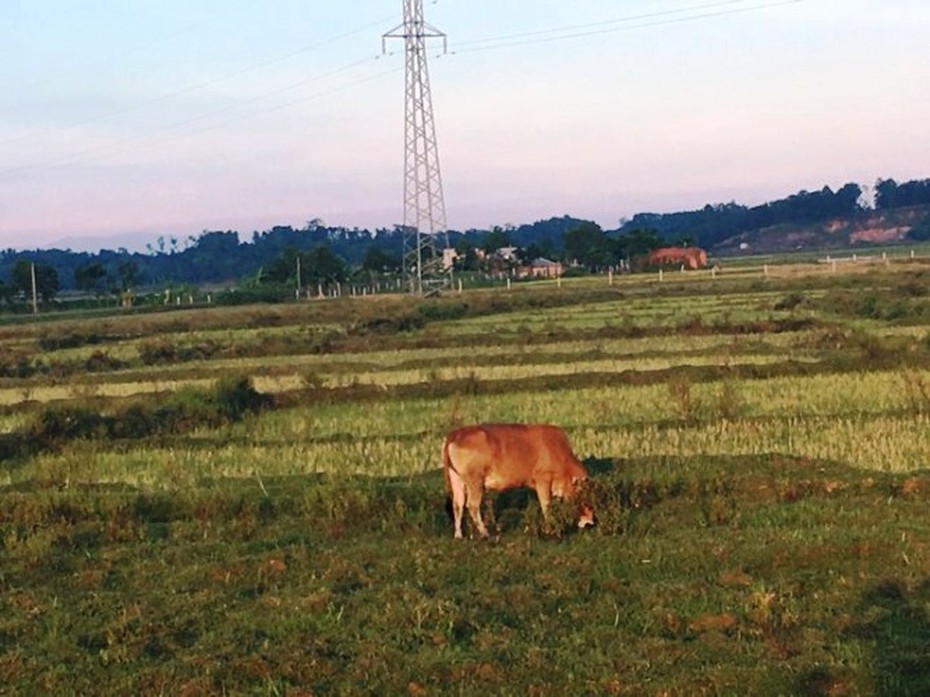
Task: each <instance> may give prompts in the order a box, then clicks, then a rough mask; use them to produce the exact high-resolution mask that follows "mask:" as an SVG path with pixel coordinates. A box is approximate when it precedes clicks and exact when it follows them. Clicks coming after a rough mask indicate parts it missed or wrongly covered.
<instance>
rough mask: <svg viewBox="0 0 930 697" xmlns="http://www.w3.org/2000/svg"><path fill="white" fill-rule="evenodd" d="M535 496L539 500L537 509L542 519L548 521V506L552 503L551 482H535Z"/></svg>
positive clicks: (549, 480)
mask: <svg viewBox="0 0 930 697" xmlns="http://www.w3.org/2000/svg"><path fill="white" fill-rule="evenodd" d="M536 496H537V497H538V498H539V508H540V509H541V510H542V514H543V519H544V520H549V504H550V502H551V501H552V480H551V479H539V480H537V481H536Z"/></svg>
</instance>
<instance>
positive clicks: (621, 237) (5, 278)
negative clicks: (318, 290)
mask: <svg viewBox="0 0 930 697" xmlns="http://www.w3.org/2000/svg"><path fill="white" fill-rule="evenodd" d="M874 193H875V201H874V208H875V209H876V210H879V211H886V210H890V209H894V208H900V207H905V206H928V205H930V179H927V180H918V181H909V182H905V183H902V184H899V183H897V182H895V181H894V180H893V179H879V180H878V182H877V183H876V185H875V187H874ZM869 211H870V205H869V204H867V203H866V202H865V201H864V196H863V190H862V188H861V187H860V186H859V185H858V184H852V183H850V184H846V185H844V186H842V187H840V188H839V189H838V190H836V191H833V190H832V189H831V188H830V187H824V188H823V189H821V190H820V191H814V192H808V191H800V192H798V193H797V194H793V195H791V196H788V197H786V198H783V199H779V200H776V201H771V202H769V203H765V204H762V205H759V206H752V207H747V206H743V205H740V204H736V203H727V204H717V205H707V206H705V207H704V208H702V209H700V210H696V211H686V212H678V213H668V214H657V213H639V214H637V215H635V216H633V218H631V219H630V220H629V221H624V222H622V224H621V225H620V226H619V227H618V228H616V229H614V230H603V229H602V228H601V227H600V226H598V225H597V224H596V223H594V222H592V221H588V220H583V219H578V218H573V217H571V216H568V215H565V216H562V217H555V218H550V219H548V220H542V221H537V222H535V223H532V224H524V225H520V226H503V227H495V228H493V229H491V230H477V229H471V230H466V231H450V232H449V233H448V237H449V242H450V244H451V245H452V246H454V247H455V248H456V250H457V251H458V253H459V258H458V260H457V262H456V263H457V264H458V266H459V268H460V269H461V270H473V271H480V270H482V268H484V270H487V262H482V261H481V258H482V257H483V258H487V255H488V254H489V253H491V252H493V251H494V250H497V249H500V248H502V247H506V246H514V247H517V248H519V250H520V251H519V257H518V259H517V261H519V262H522V263H526V262H528V261H531V260H532V259H534V258H536V257H545V258H549V259H552V260H563V261H565V260H570V261H575V262H577V263H579V264H580V265H581V266H582V267H584V268H586V269H588V270H590V271H596V270H600V269H604V268H606V267H611V266H616V265H618V264H621V263H624V262H627V263H629V262H630V261H631V260H632V259H635V258H637V257H638V256H641V255H644V254H646V253H648V251H649V250H650V249H653V248H655V247H657V246H660V245H662V244H668V243H677V244H684V245H697V246H701V247H705V248H713V246H714V245H716V244H719V243H721V242H723V241H725V240H727V239H729V238H731V237H733V236H735V235H739V234H742V233H745V232H750V231H753V230H757V229H761V228H767V227H772V226H778V225H798V224H810V223H816V222H819V221H824V220H829V219H832V218H841V217H846V218H850V217H855V216H858V215H863V214H866V213H868V212H869ZM404 232H405V231H404V229H403V227H402V226H395V227H394V228H392V229H384V228H379V229H376V230H375V231H373V232H372V231H369V230H367V229H359V228H346V227H328V226H326V225H324V224H323V222H322V221H320V220H311V221H309V222H308V223H307V224H306V225H305V226H304V227H302V228H294V227H291V226H275V227H273V228H271V229H270V230H266V231H262V232H258V231H256V232H253V233H252V235H251V238H250V239H249V240H242V239H240V235H239V233H238V232H236V231H232V230H225V231H208V230H205V231H203V232H202V233H201V234H200V235H199V236H197V237H190V238H188V239H187V240H186V241H185V244H184V246H183V248H180V247H179V245H178V241H177V239H175V238H169V240H168V241H167V243H166V240H165V238H164V237H159V238H158V240H157V245H155V246H153V245H149V246H148V252H147V253H145V254H143V253H139V252H129V251H127V250H125V249H118V250H116V251H111V250H101V251H100V252H98V253H94V254H91V253H87V252H72V251H70V250H59V249H50V250H36V251H29V252H24V251H15V250H6V251H4V252H0V303H6V304H11V303H13V302H14V301H15V299H16V298H18V297H21V296H22V295H25V296H26V297H31V293H32V270H33V266H34V268H35V283H36V289H37V292H38V294H39V295H40V296H41V298H42V299H43V300H44V301H49V300H51V299H52V298H53V297H55V295H56V294H58V293H60V292H61V291H67V290H78V291H83V292H84V293H88V294H95V295H106V294H119V293H122V292H126V291H129V290H131V289H133V288H135V287H140V286H145V287H159V286H164V287H167V286H172V285H173V286H176V285H178V284H187V285H191V286H203V285H206V284H213V285H224V284H225V285H228V286H230V287H231V286H233V285H236V286H240V287H251V288H261V287H263V286H269V285H290V286H291V287H298V286H299V287H310V288H312V287H315V286H318V285H320V286H322V285H327V284H332V283H345V282H351V281H358V282H365V281H371V280H375V279H379V278H385V277H391V276H395V277H396V276H397V275H399V273H400V271H401V253H402V249H403V237H404ZM482 265H484V267H483V266H482Z"/></svg>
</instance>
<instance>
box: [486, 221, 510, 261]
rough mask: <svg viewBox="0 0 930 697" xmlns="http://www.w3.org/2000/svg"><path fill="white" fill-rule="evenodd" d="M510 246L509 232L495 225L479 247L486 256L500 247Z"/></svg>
mask: <svg viewBox="0 0 930 697" xmlns="http://www.w3.org/2000/svg"><path fill="white" fill-rule="evenodd" d="M509 246H510V232H509V231H508V230H505V229H504V228H502V227H501V226H500V225H495V226H494V227H493V228H492V229H491V231H490V232H488V233H486V234H485V236H484V242H483V243H482V245H481V248H482V249H483V250H484V251H485V253H487V254H491V253H492V252H496V251H497V250H498V249H501V248H502V247H509Z"/></svg>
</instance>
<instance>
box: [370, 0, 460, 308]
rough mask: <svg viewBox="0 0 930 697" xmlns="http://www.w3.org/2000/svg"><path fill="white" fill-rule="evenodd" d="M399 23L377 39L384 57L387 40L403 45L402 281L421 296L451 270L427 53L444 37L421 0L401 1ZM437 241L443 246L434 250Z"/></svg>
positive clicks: (445, 279)
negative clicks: (445, 252) (429, 43)
mask: <svg viewBox="0 0 930 697" xmlns="http://www.w3.org/2000/svg"><path fill="white" fill-rule="evenodd" d="M403 2H404V22H403V24H401V25H399V26H397V27H395V28H394V29H392V30H391V31H389V32H387V33H386V34H384V35H383V36H382V37H381V50H382V52H385V53H386V52H387V40H388V39H403V40H404V48H405V53H406V106H405V126H404V141H405V148H404V150H405V154H404V230H403V237H404V275H405V278H407V279H408V281H409V285H410V286H411V289H412V290H413V291H414V292H417V293H420V294H422V293H425V292H429V291H430V290H432V289H436V288H438V287H439V286H441V285H446V284H447V283H448V282H449V281H450V271H451V268H450V269H445V268H444V265H443V252H442V250H443V248H445V247H447V246H448V236H447V235H446V204H445V201H444V200H443V194H442V176H441V175H440V171H439V148H438V146H437V144H436V124H435V120H434V118H433V98H432V95H431V93H430V84H429V69H428V67H427V64H426V48H427V41H428V40H429V39H442V46H443V53H445V52H446V50H447V43H446V35H445V34H444V33H443V32H441V31H440V30H439V29H436V27H434V26H432V25H431V24H428V23H427V22H426V21H425V19H424V16H423V0H403ZM437 237H441V238H442V239H441V241H442V244H441V245H439V244H437Z"/></svg>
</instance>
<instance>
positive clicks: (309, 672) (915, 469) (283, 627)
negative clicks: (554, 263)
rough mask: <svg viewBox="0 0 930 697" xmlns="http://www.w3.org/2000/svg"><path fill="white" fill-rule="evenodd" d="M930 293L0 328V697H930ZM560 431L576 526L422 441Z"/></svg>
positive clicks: (558, 291) (712, 294) (684, 290)
mask: <svg viewBox="0 0 930 697" xmlns="http://www.w3.org/2000/svg"><path fill="white" fill-rule="evenodd" d="M928 281H930V271H928V270H926V269H924V268H923V267H922V266H920V265H919V264H904V265H895V266H893V267H890V268H889V267H886V266H885V265H882V264H871V265H869V268H868V269H867V270H865V271H863V270H862V269H861V268H857V269H856V272H855V273H844V271H843V269H840V270H838V271H833V270H832V269H831V270H829V271H826V272H825V271H824V269H822V268H820V267H819V266H818V267H816V268H812V269H811V270H810V272H809V273H805V272H804V268H803V267H799V268H798V269H795V270H794V271H793V272H789V271H788V270H782V271H781V272H780V273H771V274H770V275H769V276H767V277H759V276H752V277H750V276H748V275H747V276H744V275H742V274H740V273H733V274H732V275H728V274H725V273H721V274H720V275H719V277H717V278H707V277H703V276H701V277H698V276H688V275H687V274H685V275H682V274H677V273H676V274H668V276H667V277H666V279H665V280H664V281H663V282H662V283H659V282H657V281H656V279H654V278H651V277H646V276H631V277H622V278H621V277H618V278H616V279H614V283H613V284H612V285H607V283H606V281H605V280H604V279H597V280H591V279H577V280H572V281H565V282H564V283H563V284H562V285H561V287H557V286H556V284H554V283H548V284H527V285H526V286H521V285H519V284H516V285H515V286H514V288H513V289H512V290H510V291H507V290H504V289H495V290H482V291H471V292H466V293H464V294H462V295H459V294H454V293H453V294H449V295H445V296H443V297H440V298H435V299H429V300H415V299H412V298H409V297H379V298H355V299H351V298H343V299H338V300H326V301H310V302H304V303H299V304H297V303H295V304H290V305H280V306H267V307H262V306H252V307H248V308H230V307H226V308H224V307H213V308H206V309H199V310H175V311H164V312H158V313H150V314H143V313H139V314H124V315H120V314H115V315H109V316H100V315H95V316H94V317H92V318H81V317H77V316H74V317H60V318H49V317H43V318H40V320H39V321H37V322H35V323H23V322H22V321H17V322H16V323H9V324H2V322H0V376H2V377H0V455H2V458H3V460H2V465H0V694H24V695H31V694H37V693H48V694H101V693H106V694H146V695H149V694H152V695H154V694H184V695H213V694H256V695H283V694H289V695H310V694H314V695H317V694H344V695H357V694H373V695H385V694H407V695H415V696H416V695H432V694H448V693H455V694H466V695H470V694H487V693H491V694H521V695H523V694H531V695H564V694H592V695H594V694H596V695H601V694H620V695H662V694H668V695H693V694H710V695H716V694H720V695H729V694H764V695H769V694H772V695H775V694H805V695H856V694H879V695H892V694H893V695H906V694H913V695H922V694H927V693H928V692H930V651H928V649H927V647H928V646H930V517H928V516H927V507H928V499H930V286H928ZM480 421H519V422H551V423H557V424H559V425H561V426H563V427H564V428H565V429H566V431H567V433H568V434H569V437H570V439H571V441H572V443H573V446H574V448H575V450H576V452H577V453H578V455H579V456H580V457H582V458H583V459H584V461H585V464H586V465H587V467H588V469H589V472H590V473H591V475H592V480H591V485H590V487H589V488H588V489H587V490H586V491H585V492H584V494H583V495H584V496H586V497H587V498H588V499H589V501H591V502H592V503H594V504H595V505H596V509H597V516H598V524H597V526H596V527H595V528H594V529H593V530H588V531H584V532H576V531H573V530H572V529H571V521H570V520H569V518H570V515H569V513H570V511H569V509H570V507H568V506H565V507H562V508H558V507H557V509H556V511H555V516H554V520H553V521H550V522H545V521H542V520H541V519H540V515H539V510H538V505H537V504H536V502H535V498H534V497H533V496H532V495H530V494H528V493H527V492H509V493H506V494H500V495H497V496H492V497H489V501H488V504H487V518H488V519H489V520H490V521H492V527H493V530H494V532H495V535H494V538H493V540H492V541H490V542H479V541H477V540H466V541H459V542H456V541H454V540H453V539H452V528H451V522H450V520H449V517H448V514H447V510H446V500H445V493H444V489H443V483H442V475H441V472H440V470H439V469H438V468H439V448H440V445H441V442H442V439H443V437H444V435H445V433H446V432H447V431H448V430H449V429H450V428H452V427H455V426H457V425H460V424H464V423H470V422H480Z"/></svg>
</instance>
